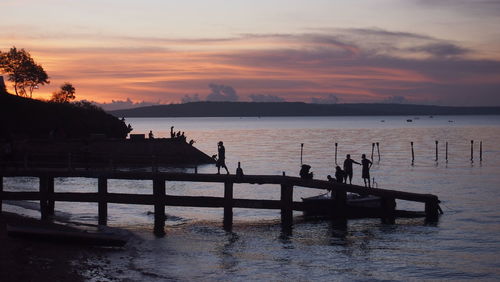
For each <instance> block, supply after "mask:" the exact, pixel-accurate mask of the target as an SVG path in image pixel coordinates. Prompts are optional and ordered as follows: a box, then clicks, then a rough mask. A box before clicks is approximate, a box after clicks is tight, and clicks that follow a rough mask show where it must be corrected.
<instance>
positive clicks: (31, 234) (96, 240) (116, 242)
mask: <svg viewBox="0 0 500 282" xmlns="http://www.w3.org/2000/svg"><path fill="white" fill-rule="evenodd" d="M7 234H8V235H9V236H11V237H16V238H24V239H32V240H42V241H52V242H56V243H71V244H79V245H97V246H110V247H123V246H124V245H125V244H126V243H127V241H126V240H124V239H123V238H122V237H120V236H117V235H115V234H111V233H97V232H86V231H67V230H56V229H54V228H49V227H33V226H19V225H16V226H13V225H7Z"/></svg>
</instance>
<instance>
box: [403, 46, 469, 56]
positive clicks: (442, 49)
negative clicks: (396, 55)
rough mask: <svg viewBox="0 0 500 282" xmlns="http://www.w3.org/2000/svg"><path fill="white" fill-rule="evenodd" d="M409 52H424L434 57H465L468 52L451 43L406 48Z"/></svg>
mask: <svg viewBox="0 0 500 282" xmlns="http://www.w3.org/2000/svg"><path fill="white" fill-rule="evenodd" d="M408 51H411V52H424V53H427V54H429V55H432V56H436V57H452V56H460V55H465V54H467V53H468V52H469V50H468V49H466V48H463V47H460V46H457V45H455V44H452V43H431V44H427V45H424V46H417V47H413V48H408Z"/></svg>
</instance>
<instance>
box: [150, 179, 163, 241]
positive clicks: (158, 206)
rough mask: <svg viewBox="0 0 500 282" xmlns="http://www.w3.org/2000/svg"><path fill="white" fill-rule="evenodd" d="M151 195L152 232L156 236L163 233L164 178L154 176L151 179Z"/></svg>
mask: <svg viewBox="0 0 500 282" xmlns="http://www.w3.org/2000/svg"><path fill="white" fill-rule="evenodd" d="M153 195H154V198H155V204H154V210H155V223H154V233H155V235H156V236H159V237H162V236H164V235H165V219H166V216H165V179H163V178H160V177H158V178H155V179H154V180H153Z"/></svg>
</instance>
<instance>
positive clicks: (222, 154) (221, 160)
mask: <svg viewBox="0 0 500 282" xmlns="http://www.w3.org/2000/svg"><path fill="white" fill-rule="evenodd" d="M217 152H218V159H217V162H216V163H215V165H216V166H217V174H220V168H221V167H223V168H225V169H226V172H227V174H229V170H228V169H227V166H226V148H225V147H224V143H222V141H219V143H217Z"/></svg>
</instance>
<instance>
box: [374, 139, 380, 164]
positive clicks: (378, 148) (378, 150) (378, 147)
mask: <svg viewBox="0 0 500 282" xmlns="http://www.w3.org/2000/svg"><path fill="white" fill-rule="evenodd" d="M376 144H377V154H378V161H379V162H380V146H379V143H378V142H377V143H376ZM372 160H373V159H372Z"/></svg>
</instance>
